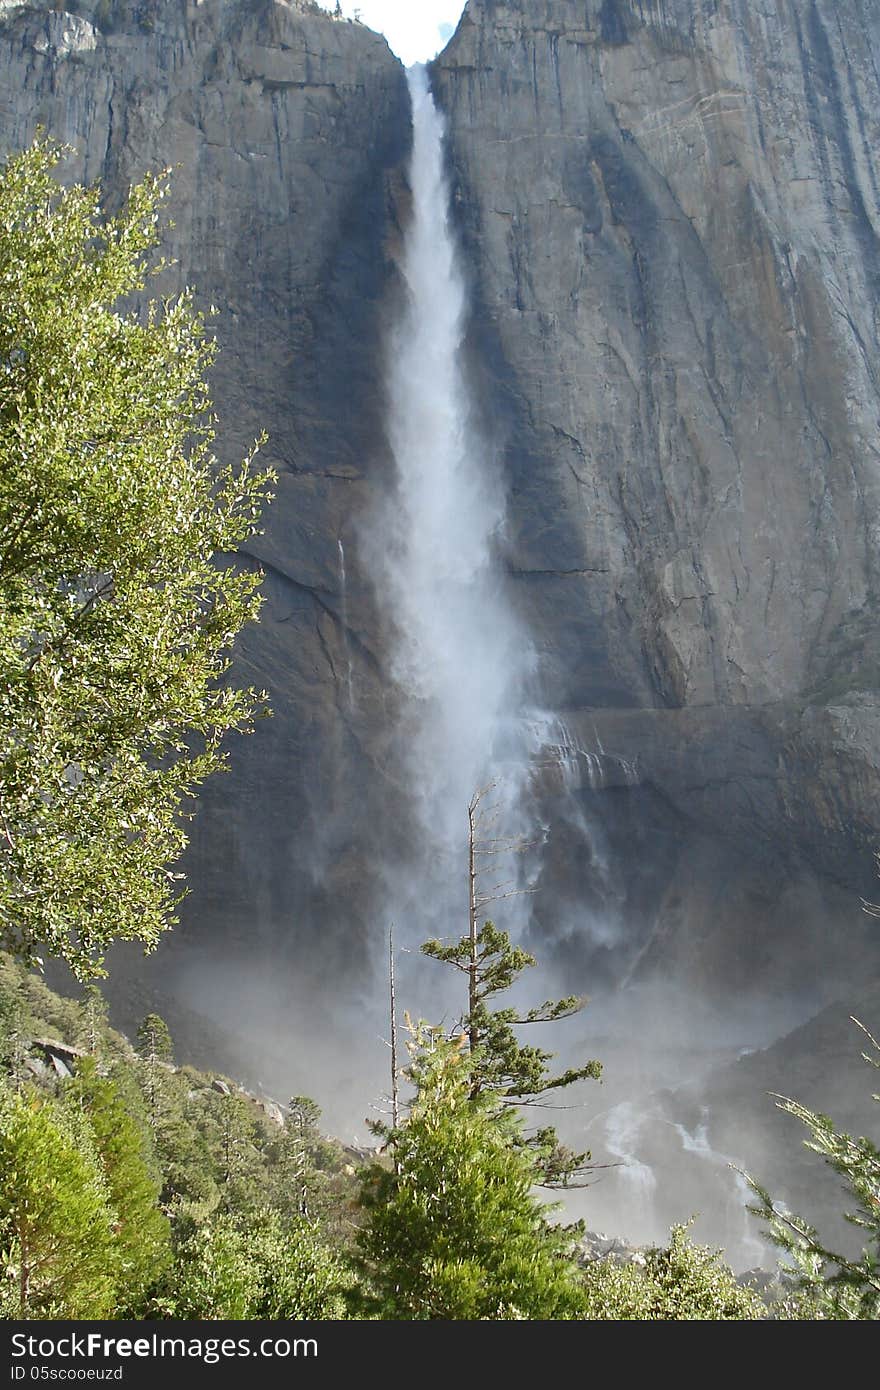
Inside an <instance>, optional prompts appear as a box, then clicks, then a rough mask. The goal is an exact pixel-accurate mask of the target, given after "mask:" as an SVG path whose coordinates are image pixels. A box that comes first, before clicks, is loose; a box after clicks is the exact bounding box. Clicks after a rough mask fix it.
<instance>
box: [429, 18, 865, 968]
mask: <svg viewBox="0 0 880 1390" xmlns="http://www.w3.org/2000/svg"><path fill="white" fill-rule="evenodd" d="M878 52H880V11H878V9H877V7H876V6H872V5H870V4H863V3H861V2H860V0H852V3H849V0H844V3H834V4H831V3H824V0H784V2H783V3H781V4H779V3H776V0H772V2H771V0H756V3H749V4H745V3H740V0H656V3H640V2H639V0H589V2H588V3H585V4H583V3H581V4H572V3H564V2H563V0H471V2H470V4H468V6H467V7H466V10H465V13H464V16H463V18H462V21H461V24H460V26H459V29H458V32H457V34H456V35H455V37H454V39H453V40H452V42H451V43H450V44H449V46H448V47H447V49H446V51H445V52H444V53H443V54H442V55H441V57H440V58H439V59H438V61H437V63H436V65H435V67H434V82H435V86H436V88H437V91H438V94H439V98H440V101H441V104H442V105H443V107H444V109H446V110H447V112H448V117H449V125H450V147H451V160H452V165H453V169H454V174H455V179H456V200H457V206H458V211H459V216H460V221H461V226H462V232H463V236H464V238H465V242H466V245H467V247H468V248H469V263H470V264H471V265H472V266H473V274H474V288H475V297H476V300H477V303H478V305H479V308H478V311H477V318H476V323H475V328H474V335H473V336H474V348H475V357H476V360H477V361H478V362H479V363H481V364H482V369H483V370H484V372H485V374H486V395H487V397H489V398H490V399H491V401H492V408H493V411H494V413H495V417H496V419H498V420H501V421H503V422H504V424H503V426H502V428H503V430H504V435H505V439H506V442H507V461H508V468H509V473H510V480H511V483H510V496H511V519H512V528H513V535H514V540H513V547H512V560H511V564H512V567H513V569H514V573H515V574H516V576H517V578H518V580H519V582H520V588H521V592H522V604H523V607H524V609H525V610H526V611H527V612H528V613H529V614H530V617H531V621H532V626H533V630H535V631H537V632H538V633H540V634H541V641H542V645H543V649H544V652H545V657H546V661H545V675H546V679H547V684H548V687H549V688H550V689H551V690H552V691H553V694H552V696H551V697H550V703H551V704H552V705H553V707H554V708H556V709H560V710H562V711H564V712H565V718H566V722H567V723H568V724H569V727H570V728H572V729H576V730H577V741H578V742H579V743H580V745H581V746H582V747H583V748H585V749H587V750H591V749H592V751H593V752H597V751H598V750H601V749H602V748H613V749H614V750H615V751H616V752H617V753H619V754H622V755H624V756H625V757H626V758H627V759H628V760H630V762H631V763H634V765H635V767H636V769H637V774H638V781H639V784H640V785H639V787H638V788H637V789H636V790H635V791H633V790H632V789H627V788H626V787H622V786H621V785H620V779H619V778H618V779H615V778H614V776H613V768H612V769H611V771H612V776H611V777H610V785H609V786H608V787H607V788H606V791H605V794H604V809H600V811H599V814H600V817H601V818H602V819H603V820H604V821H605V822H606V824H608V825H610V826H611V827H612V834H613V833H614V829H613V827H614V825H615V823H618V824H619V825H620V826H621V827H622V828H621V831H620V836H621V838H620V844H621V845H625V844H626V843H627V842H628V841H631V839H632V837H633V836H635V837H636V839H637V840H640V839H641V832H642V829H643V827H645V826H646V825H650V826H652V827H653V828H652V830H651V831H650V832H648V842H649V843H650V841H651V839H652V838H653V839H655V840H656V841H657V842H658V843H659V842H661V840H662V837H663V836H664V835H667V836H668V837H669V841H670V843H668V856H667V863H668V864H669V865H670V866H671V865H672V864H673V862H674V861H676V860H677V863H675V867H672V868H671V872H670V873H669V875H668V877H667V879H666V882H665V884H664V883H656V882H655V883H654V884H653V885H652V892H651V902H652V907H651V908H650V909H649V915H651V913H654V912H655V909H656V904H657V902H658V901H659V912H656V915H655V916H654V922H653V926H652V927H650V928H648V937H649V939H648V940H647V941H646V947H647V950H646V954H645V956H643V957H642V968H644V966H645V965H647V963H648V961H649V959H650V958H651V956H652V955H654V956H655V957H656V956H657V954H658V953H659V955H660V956H665V957H666V959H667V960H669V959H670V953H671V955H672V957H674V958H675V959H676V960H677V962H678V968H679V969H683V970H685V972H686V971H687V970H688V969H691V968H693V969H696V970H697V971H698V972H700V971H701V968H702V967H701V965H700V961H701V960H703V961H704V962H705V964H706V966H707V967H708V969H709V972H710V973H714V971H716V970H717V969H718V966H719V964H721V963H722V962H723V972H722V973H723V975H724V978H725V979H726V980H727V982H728V983H730V981H731V979H732V978H733V979H735V980H736V981H737V983H740V984H746V983H747V982H748V978H749V976H750V975H751V974H752V971H753V970H754V967H755V964H756V963H757V962H759V961H760V962H761V965H760V969H762V970H763V969H766V967H767V966H768V964H770V957H773V956H774V955H775V954H776V952H775V950H774V946H773V944H772V942H773V937H774V936H777V935H781V936H782V938H783V941H784V945H781V946H780V950H781V951H783V952H785V954H786V955H787V956H788V959H787V962H786V965H785V966H784V970H785V971H786V972H789V973H790V974H793V975H797V973H798V966H797V965H794V966H793V965H792V956H791V955H790V954H789V953H788V951H787V947H788V946H789V945H792V944H795V943H796V944H797V945H798V947H799V950H798V953H797V954H799V955H801V959H804V957H805V956H806V957H812V960H811V964H810V965H809V966H807V970H806V973H807V974H808V973H809V971H810V969H812V968H814V967H815V957H813V956H812V950H811V947H810V945H808V941H809V938H810V936H811V935H817V936H818V937H820V938H821V936H822V935H823V934H824V933H826V932H827V931H828V930H829V925H828V924H829V922H830V921H833V920H835V919H837V920H838V921H839V920H840V914H841V912H842V913H843V915H844V917H846V918H847V920H848V923H849V926H848V928H847V932H848V935H850V936H852V934H855V935H858V934H859V923H858V903H857V901H856V902H855V903H853V900H852V898H850V904H849V906H848V905H847V902H846V898H847V894H848V892H849V893H852V891H853V890H856V889H861V890H862V891H864V892H866V893H868V892H870V890H871V884H870V872H871V868H872V851H873V849H874V848H875V846H876V844H877V840H878V834H877V827H878V813H877V806H878V796H877V793H878V761H877V758H878V751H880V720H878V715H880V706H878V701H877V684H878V645H877V644H878V638H877V626H876V622H875V614H876V611H877V608H876V604H877V578H878V553H880V552H878V548H877V534H878V533H877V522H878V510H877V509H878V500H880V499H878V479H880V475H878V468H877V465H878V458H880V454H878V433H877V426H878V408H877V407H878V393H877V386H878V364H880V353H878V333H880V317H878V286H880V240H878V233H880V213H878V169H877V163H876V150H877V136H878V129H880V127H878V122H880V88H878V71H877V54H878ZM590 771H591V769H590V768H589V766H588V765H587V766H585V769H584V772H585V775H584V779H583V781H584V786H585V788H589V787H590V777H589V776H588V775H586V774H588V773H589V772H590ZM593 781H594V782H595V777H594V778H593ZM615 781H616V782H617V785H615ZM588 794H590V795H592V797H593V799H594V800H600V801H601V800H602V795H603V794H602V793H601V792H595V791H594V792H592V793H589V792H588ZM609 803H619V804H617V805H609ZM673 841H674V846H673V843H671V842H673ZM621 852H622V853H624V854H625V850H624V849H621ZM650 857H651V856H650V853H649V854H648V858H649V859H650ZM838 888H840V889H841V890H842V897H841V898H840V899H839V901H838V902H837V903H834V902H833V899H834V898H835V897H836V896H837V890H838ZM652 933H653V939H651V934H652ZM793 933H794V935H793ZM798 933H800V937H799V939H798V938H797V934H798ZM832 934H833V932H832ZM814 944H815V943H814ZM704 953H705V954H704ZM777 959H779V957H777ZM710 962H711V964H710ZM771 970H772V966H771ZM731 971H732V972H733V975H732V976H731V973H730V972H731Z"/></svg>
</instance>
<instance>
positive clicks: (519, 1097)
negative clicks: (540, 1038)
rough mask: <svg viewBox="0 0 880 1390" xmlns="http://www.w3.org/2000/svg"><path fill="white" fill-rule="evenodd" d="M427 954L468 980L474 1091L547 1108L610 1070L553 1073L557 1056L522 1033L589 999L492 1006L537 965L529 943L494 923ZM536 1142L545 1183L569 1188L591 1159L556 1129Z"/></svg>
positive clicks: (427, 947) (432, 944) (427, 948)
mask: <svg viewBox="0 0 880 1390" xmlns="http://www.w3.org/2000/svg"><path fill="white" fill-rule="evenodd" d="M422 951H423V953H424V954H425V955H426V956H430V957H431V959H432V960H437V961H440V962H441V963H442V964H444V965H450V966H452V967H453V968H454V969H456V970H458V971H459V972H460V973H461V974H463V975H465V976H467V977H468V996H469V1003H470V1007H469V1009H468V1011H467V1012H466V1013H465V1014H464V1015H463V1016H462V1018H461V1020H460V1024H459V1027H460V1029H461V1030H462V1031H463V1032H465V1033H467V1036H468V1040H469V1043H470V1046H471V1048H472V1050H473V1051H474V1061H473V1068H472V1086H473V1090H474V1094H477V1093H479V1092H480V1091H482V1090H484V1089H489V1090H492V1091H495V1092H498V1093H499V1094H501V1095H502V1096H503V1097H504V1098H505V1099H506V1100H507V1101H509V1102H510V1103H511V1104H517V1105H529V1104H535V1103H543V1102H544V1101H545V1100H546V1098H547V1097H548V1096H549V1095H551V1094H552V1093H555V1092H558V1091H560V1090H562V1089H564V1088H565V1087H568V1086H572V1085H574V1084H575V1083H576V1082H578V1081H584V1080H587V1079H589V1080H594V1081H598V1080H599V1079H600V1078H601V1075H602V1066H601V1063H600V1062H596V1061H590V1062H586V1063H585V1064H584V1065H583V1066H581V1067H569V1068H567V1069H566V1070H564V1071H561V1072H557V1073H553V1072H552V1071H551V1070H550V1068H549V1067H548V1063H549V1062H551V1061H552V1059H553V1053H552V1052H545V1051H544V1049H543V1048H540V1047H536V1046H534V1045H533V1044H523V1043H521V1042H520V1041H519V1039H518V1037H517V1034H516V1029H517V1027H520V1026H522V1025H528V1024H540V1023H554V1022H557V1021H558V1020H560V1019H563V1018H570V1017H571V1016H572V1015H573V1014H576V1013H578V1012H579V1011H580V1010H581V1009H582V1008H583V1006H584V1001H583V1000H582V999H578V998H576V997H574V996H571V997H569V998H566V999H556V1000H553V999H548V1000H546V1001H545V1002H544V1003H543V1004H539V1005H537V1006H536V1007H534V1008H531V1009H527V1010H526V1011H525V1012H524V1013H523V1012H520V1011H519V1010H518V1009H515V1008H502V1009H493V1008H492V1007H491V1003H492V1001H494V1000H495V999H496V998H497V996H498V995H500V994H505V993H506V992H507V991H508V990H509V989H511V987H512V986H513V985H514V984H515V982H516V980H517V979H518V978H519V976H520V975H521V974H522V972H523V971H524V970H527V969H529V968H530V967H531V966H533V965H535V963H536V962H535V957H534V956H532V955H530V954H529V953H528V951H524V950H523V949H522V947H521V946H514V945H513V943H512V942H511V940H510V936H509V935H508V933H507V932H505V931H499V929H498V928H497V927H496V926H495V924H494V923H493V922H484V923H483V925H482V927H480V929H479V930H478V931H477V932H476V933H475V935H474V937H473V938H472V937H471V936H463V937H461V939H460V940H459V941H456V942H454V943H453V944H451V945H444V944H443V943H442V942H440V941H438V940H436V939H434V940H430V941H426V942H425V943H424V945H423V946H422ZM528 1142H530V1143H531V1144H532V1146H533V1148H534V1149H535V1152H536V1153H537V1154H540V1156H541V1166H542V1174H541V1181H542V1182H543V1183H544V1185H545V1186H568V1185H569V1184H570V1183H571V1181H572V1179H573V1178H574V1177H575V1175H576V1174H578V1173H581V1172H583V1171H584V1168H585V1165H586V1164H587V1163H588V1162H589V1158H590V1155H589V1154H588V1153H575V1152H573V1151H572V1150H571V1149H569V1148H568V1147H567V1146H566V1145H564V1144H562V1143H561V1142H560V1140H559V1137H558V1135H557V1133H556V1131H555V1129H554V1128H553V1127H552V1126H542V1127H541V1128H540V1129H539V1130H538V1132H537V1135H536V1136H534V1137H533V1138H532V1139H531V1140H529V1141H528Z"/></svg>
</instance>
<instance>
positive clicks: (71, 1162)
mask: <svg viewBox="0 0 880 1390" xmlns="http://www.w3.org/2000/svg"><path fill="white" fill-rule="evenodd" d="M114 1221H115V1212H114V1211H113V1207H112V1205H111V1201H110V1193H109V1190H108V1187H107V1184H106V1182H105V1179H104V1174H103V1172H102V1169H101V1163H100V1160H99V1158H98V1155H97V1154H96V1152H95V1150H94V1146H93V1145H92V1144H91V1143H90V1141H89V1135H88V1131H87V1129H85V1128H83V1127H80V1128H77V1127H75V1126H74V1125H72V1124H71V1123H70V1120H69V1118H68V1117H67V1116H65V1114H64V1112H63V1110H62V1109H61V1108H60V1107H59V1106H57V1105H56V1104H54V1103H53V1102H52V1100H51V1099H50V1098H49V1097H48V1096H45V1095H41V1094H39V1093H38V1092H37V1091H36V1090H35V1088H34V1087H32V1086H28V1087H26V1088H25V1089H23V1090H21V1091H20V1092H14V1091H10V1090H9V1089H8V1088H6V1087H5V1086H4V1087H3V1089H2V1090H0V1289H2V1294H0V1297H2V1298H3V1300H4V1302H5V1305H6V1306H5V1308H4V1309H3V1311H4V1312H5V1315H6V1316H8V1317H16V1318H106V1317H109V1316H111V1315H112V1313H113V1309H114V1305H115V1297H116V1278H117V1273H118V1263H117V1260H116V1255H115V1248H114V1244H115V1242H114V1233H113V1226H114Z"/></svg>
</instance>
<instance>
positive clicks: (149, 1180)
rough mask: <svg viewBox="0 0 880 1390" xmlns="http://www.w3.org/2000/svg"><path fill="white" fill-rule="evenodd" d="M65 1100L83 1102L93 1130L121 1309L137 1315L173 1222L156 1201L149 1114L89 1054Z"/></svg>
mask: <svg viewBox="0 0 880 1390" xmlns="http://www.w3.org/2000/svg"><path fill="white" fill-rule="evenodd" d="M64 1099H65V1102H66V1104H68V1105H72V1106H76V1107H78V1108H79V1110H80V1111H81V1113H82V1114H83V1116H84V1117H85V1119H86V1120H87V1122H88V1125H89V1128H90V1130H91V1133H92V1135H93V1136H94V1142H95V1149H96V1151H97V1154H98V1157H99V1159H100V1161H101V1166H102V1169H103V1173H104V1179H105V1182H106V1186H107V1192H108V1196H109V1200H110V1203H111V1205H112V1207H113V1210H114V1212H115V1216H116V1220H115V1222H114V1236H115V1239H114V1255H115V1261H116V1267H117V1278H116V1285H117V1303H118V1311H120V1312H122V1313H127V1314H128V1315H129V1316H137V1311H138V1309H139V1308H141V1306H142V1303H143V1299H144V1296H145V1294H146V1293H147V1291H148V1290H149V1289H150V1288H151V1287H152V1285H153V1284H154V1282H155V1281H156V1279H157V1278H158V1277H159V1275H161V1273H162V1270H163V1268H164V1266H165V1265H166V1264H167V1262H168V1260H169V1258H170V1255H171V1249H170V1234H171V1233H170V1227H169V1224H168V1219H167V1217H166V1216H165V1215H164V1214H163V1213H162V1212H161V1211H160V1209H159V1206H158V1200H159V1192H160V1183H159V1181H158V1178H157V1177H156V1175H155V1171H151V1169H154V1168H155V1160H154V1156H153V1154H152V1151H151V1150H152V1145H151V1136H150V1135H149V1132H148V1128H147V1123H146V1116H145V1115H144V1116H142V1117H141V1119H142V1123H140V1124H139V1123H138V1119H137V1117H136V1116H135V1115H134V1114H132V1109H131V1107H132V1100H133V1097H132V1096H129V1097H128V1098H127V1103H126V1099H124V1098H123V1096H122V1095H121V1094H120V1091H119V1089H118V1087H117V1086H116V1085H115V1084H114V1082H113V1081H112V1080H111V1079H110V1078H109V1077H106V1076H101V1075H100V1074H99V1072H98V1069H97V1066H96V1064H95V1062H94V1060H93V1059H92V1058H91V1057H86V1058H83V1060H82V1061H81V1062H80V1064H79V1066H78V1068H77V1073H76V1076H75V1077H74V1079H73V1081H72V1082H70V1084H69V1086H68V1087H66V1089H65V1092H64Z"/></svg>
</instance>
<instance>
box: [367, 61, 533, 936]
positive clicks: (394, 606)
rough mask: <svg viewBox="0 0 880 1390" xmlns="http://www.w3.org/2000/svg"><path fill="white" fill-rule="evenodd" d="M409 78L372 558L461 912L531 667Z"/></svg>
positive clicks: (406, 742)
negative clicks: (477, 801)
mask: <svg viewBox="0 0 880 1390" xmlns="http://www.w3.org/2000/svg"><path fill="white" fill-rule="evenodd" d="M409 83H410V92H411V96H412V105H413V152H412V159H411V165H410V185H411V190H412V217H411V221H410V225H409V227H408V230H407V235H406V241H405V246H404V250H403V256H402V264H401V270H402V275H403V279H404V282H405V286H406V291H407V294H406V303H405V307H404V308H403V311H402V313H401V316H400V319H399V322H398V323H397V325H396V328H395V331H394V333H393V334H392V337H391V343H390V349H391V350H390V354H389V365H388V394H389V440H390V445H391V450H392V453H393V458H394V464H395V469H396V485H395V488H394V492H393V496H392V497H391V498H390V500H389V502H388V504H387V505H386V506H385V508H384V510H383V511H382V513H381V514H380V515H379V516H378V517H376V518H374V522H373V526H372V528H371V534H370V536H369V538H368V539H367V543H366V546H365V551H366V558H367V562H368V565H369V566H370V567H371V569H372V571H373V574H374V577H375V579H376V584H377V588H378V591H379V595H380V599H381V601H382V604H383V607H384V609H385V611H386V614H387V615H388V617H389V619H390V622H391V625H392V626H393V631H394V635H393V640H392V643H391V646H392V675H393V678H394V681H395V685H396V688H397V690H398V694H399V704H400V715H399V722H398V729H397V734H398V749H397V752H398V757H399V759H400V761H401V762H402V764H403V767H404V770H405V774H406V783H407V786H408V787H409V788H410V789H411V790H412V793H413V795H414V797H415V799H416V814H417V816H418V818H419V820H420V830H421V840H422V851H421V852H422V859H423V862H422V863H420V864H419V865H417V866H414V867H416V868H417V870H418V872H417V874H416V875H414V877H417V878H418V879H419V881H420V890H421V891H420V894H419V898H420V901H421V903H422V904H423V906H424V904H425V902H426V900H428V899H430V901H431V905H432V911H433V913H434V915H435V916H439V915H440V914H441V913H442V912H443V911H445V909H446V906H447V903H449V899H448V897H447V899H446V902H444V900H443V899H444V894H443V891H442V889H441V888H440V885H441V883H442V882H444V881H445V882H448V883H454V886H455V891H456V893H457V895H458V896H457V897H455V899H454V904H455V906H456V907H458V906H459V902H458V899H459V897H461V896H462V894H461V893H460V892H459V889H460V888H461V881H462V879H463V869H464V859H463V858H462V859H461V860H457V859H456V856H458V855H459V853H462V854H463V836H464V832H465V831H466V827H467V806H468V802H469V800H470V798H471V796H472V795H473V793H474V792H475V790H477V788H479V787H481V786H483V785H484V784H486V783H487V782H490V781H492V780H494V779H496V778H497V779H500V780H499V794H500V795H501V797H502V798H503V799H504V800H505V803H506V806H507V807H508V808H511V807H513V806H514V804H515V801H516V786H517V776H518V774H517V772H516V769H517V768H518V769H519V770H520V775H524V771H525V768H526V767H527V764H528V759H529V756H530V752H529V748H528V746H527V744H528V734H527V731H526V730H525V726H524V724H523V721H522V720H521V718H520V711H521V704H522V694H523V688H524V683H525V681H526V679H527V677H528V674H529V672H530V671H531V669H532V667H533V663H534V658H533V654H532V649H531V647H530V644H529V642H528V639H527V637H526V636H525V634H524V633H523V631H522V630H521V628H520V626H519V624H518V622H517V620H516V618H515V616H514V613H513V610H512V608H511V606H510V604H509V602H508V599H507V596H506V593H505V586H504V577H503V571H502V567H501V565H500V563H499V560H498V555H497V546H498V542H499V539H500V537H501V532H502V528H503V523H504V494H503V490H502V486H501V480H500V477H499V474H498V470H497V468H496V466H495V459H494V458H493V456H492V452H491V450H490V449H489V448H488V447H487V446H486V443H485V441H484V440H483V439H482V438H481V437H480V433H479V430H478V429H477V427H476V424H475V421H474V411H473V402H472V400H471V397H470V393H469V390H468V384H467V380H466V375H465V366H464V361H463V354H464V338H465V332H466V327H467V295H466V288H465V281H464V277H463V274H462V269H461V266H460V263H459V255H458V249H457V246H456V239H455V232H454V229H453V226H452V223H451V220H450V207H449V204H450V195H449V186H448V183H447V180H446V176H445V171H444V143H443V142H444V124H443V118H442V116H441V115H440V113H439V112H438V110H437V108H436V107H435V105H434V101H433V98H432V96H431V93H430V91H429V88H428V83H427V77H426V73H425V70H424V68H421V67H419V68H414V69H411V70H410V74H409ZM426 873H427V875H428V879H429V880H430V877H431V875H432V874H433V876H434V880H435V884H434V888H432V886H431V885H430V882H429V881H427V882H426V878H425V875H426ZM396 887H397V885H395V888H396ZM435 889H436V891H435ZM438 894H439V896H438ZM421 915H422V918H423V919H424V911H423V912H422V914H421ZM455 925H457V923H456V924H455ZM449 930H450V927H449V926H447V927H446V931H447V932H448V931H449Z"/></svg>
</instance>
